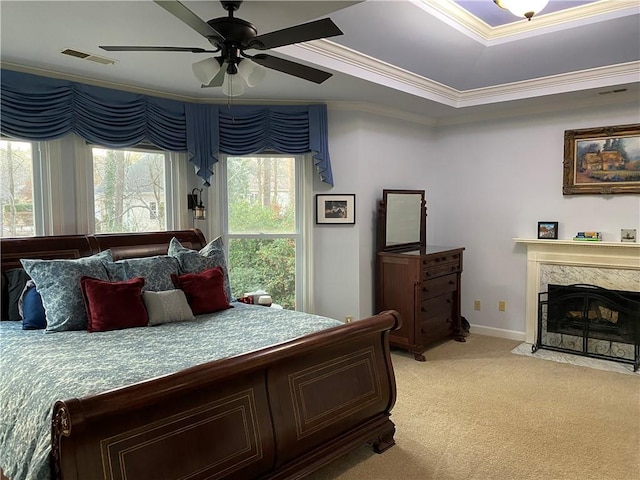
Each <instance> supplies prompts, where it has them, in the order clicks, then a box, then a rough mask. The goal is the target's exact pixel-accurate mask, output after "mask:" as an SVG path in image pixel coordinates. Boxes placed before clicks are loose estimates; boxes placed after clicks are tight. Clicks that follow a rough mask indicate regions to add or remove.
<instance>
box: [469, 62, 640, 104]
mask: <svg viewBox="0 0 640 480" xmlns="http://www.w3.org/2000/svg"><path fill="white" fill-rule="evenodd" d="M639 80H640V61H636V62H628V63H622V64H618V65H609V66H606V67H598V68H591V69H589V70H582V71H579V72H570V73H563V74H558V75H551V76H548V77H542V78H536V79H533V80H526V81H522V82H513V83H506V84H502V85H494V86H491V87H484V88H477V89H473V90H466V91H463V92H460V95H459V97H458V104H457V106H458V107H460V108H462V107H469V106H474V105H486V104H488V103H496V102H504V101H509V100H519V99H522V98H531V97H539V96H543V95H549V94H557V93H566V92H570V91H577V90H586V89H590V88H600V87H606V86H610V85H623V84H626V83H637V82H638V81H639Z"/></svg>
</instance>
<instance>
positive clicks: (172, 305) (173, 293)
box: [142, 290, 196, 326]
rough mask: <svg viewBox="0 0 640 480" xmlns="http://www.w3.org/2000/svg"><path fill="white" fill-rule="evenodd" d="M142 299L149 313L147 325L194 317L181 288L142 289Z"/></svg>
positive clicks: (180, 320)
mask: <svg viewBox="0 0 640 480" xmlns="http://www.w3.org/2000/svg"><path fill="white" fill-rule="evenodd" d="M142 301H143V302H144V306H145V307H146V308H147V314H148V315H149V326H151V325H161V324H163V323H171V322H182V321H183V320H195V318H196V317H194V316H193V312H192V311H191V307H190V306H189V303H188V302H187V297H186V296H185V294H184V292H183V291H182V290H164V291H162V292H149V291H144V292H142Z"/></svg>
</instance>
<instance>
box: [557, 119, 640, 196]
mask: <svg viewBox="0 0 640 480" xmlns="http://www.w3.org/2000/svg"><path fill="white" fill-rule="evenodd" d="M562 193H563V194H564V195H575V194H602V195H608V194H615V193H640V124H632V125H619V126H614V127H598V128H584V129H581V130H566V131H565V132H564V168H563V182H562Z"/></svg>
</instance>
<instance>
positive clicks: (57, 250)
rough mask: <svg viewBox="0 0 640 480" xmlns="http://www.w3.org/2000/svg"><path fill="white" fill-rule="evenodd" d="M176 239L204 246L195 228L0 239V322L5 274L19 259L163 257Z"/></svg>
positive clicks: (4, 300)
mask: <svg viewBox="0 0 640 480" xmlns="http://www.w3.org/2000/svg"><path fill="white" fill-rule="evenodd" d="M173 237H176V238H177V239H178V240H179V241H180V243H181V244H182V245H183V246H185V247H187V248H192V249H194V250H200V249H201V248H202V247H204V246H205V245H206V243H207V241H206V239H205V238H204V235H203V234H202V232H201V231H200V230H198V229H197V228H194V229H191V230H174V231H168V232H149V233H103V234H87V235H53V236H50V237H23V238H3V239H1V240H0V259H1V265H0V267H1V270H2V318H6V315H5V314H6V311H5V309H6V308H7V298H8V292H7V281H6V278H5V273H4V272H5V271H6V270H9V269H12V268H22V264H21V263H20V259H21V258H39V259H44V260H52V259H72V258H80V257H88V256H90V255H95V254H96V253H99V252H101V251H103V250H106V249H109V248H110V249H111V251H112V252H113V259H114V260H120V259H123V258H135V257H150V256H153V255H166V254H167V250H168V248H169V242H170V241H171V239H172V238H173Z"/></svg>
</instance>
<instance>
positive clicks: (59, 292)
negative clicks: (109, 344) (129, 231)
mask: <svg viewBox="0 0 640 480" xmlns="http://www.w3.org/2000/svg"><path fill="white" fill-rule="evenodd" d="M111 260H113V256H112V255H111V250H105V251H104V252H100V253H98V254H97V255H93V256H91V257H85V258H78V259H74V260H32V259H22V260H20V262H21V263H22V266H23V267H24V269H25V271H26V272H27V273H28V274H29V276H30V277H31V278H32V280H33V281H34V282H35V284H36V288H37V289H38V293H40V296H41V297H42V305H43V306H44V309H45V312H46V317H47V328H46V329H45V332H62V331H65V330H86V329H87V312H86V310H85V306H84V299H83V298H82V290H81V289H80V278H81V277H84V276H87V277H93V278H97V279H99V280H109V277H108V275H107V270H106V268H105V267H104V264H103V261H111Z"/></svg>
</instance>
